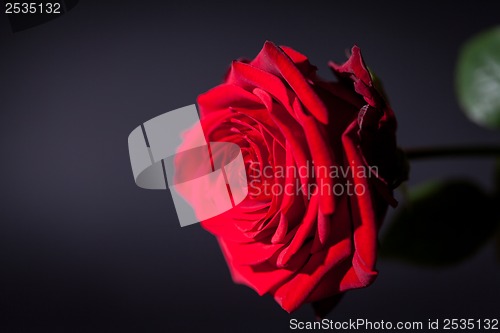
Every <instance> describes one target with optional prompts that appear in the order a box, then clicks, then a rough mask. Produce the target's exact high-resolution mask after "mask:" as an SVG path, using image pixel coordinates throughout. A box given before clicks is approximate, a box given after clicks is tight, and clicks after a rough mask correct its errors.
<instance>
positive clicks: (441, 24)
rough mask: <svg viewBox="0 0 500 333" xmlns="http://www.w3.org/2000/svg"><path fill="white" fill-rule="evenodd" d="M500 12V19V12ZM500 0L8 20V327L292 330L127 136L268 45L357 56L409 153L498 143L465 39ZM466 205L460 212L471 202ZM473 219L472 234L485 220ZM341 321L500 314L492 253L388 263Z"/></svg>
mask: <svg viewBox="0 0 500 333" xmlns="http://www.w3.org/2000/svg"><path fill="white" fill-rule="evenodd" d="M495 2H496V6H494V4H495ZM499 5H500V3H499V2H498V1H491V2H490V3H488V2H483V1H473V2H471V4H470V5H465V4H461V3H460V2H456V1H454V2H450V3H448V4H446V3H442V4H436V3H434V2H423V1H419V2H412V3H407V2H398V3H393V4H388V3H385V4H384V3H381V2H378V1H370V2H368V1H367V2H364V3H360V2H353V1H343V2H341V3H340V2H339V3H335V4H333V2H330V4H327V2H326V1H324V2H319V1H317V2H314V1H303V2H302V3H298V4H295V3H292V2H290V1H283V2H276V3H274V2H273V3H271V1H264V2H257V1H250V2H245V3H242V2H239V1H233V2H227V3H222V2H215V1H214V2H208V1H207V2H201V1H200V2H199V3H191V4H188V3H185V2H180V1H178V2H167V1H125V0H120V1H87V0H81V1H80V3H79V4H78V5H77V6H76V7H74V8H73V9H72V10H71V11H69V12H68V13H66V14H64V15H62V16H61V17H59V18H57V19H55V20H53V21H50V22H48V23H45V24H42V25H39V26H37V27H34V28H31V29H28V30H25V31H21V32H18V33H12V31H11V29H10V26H9V21H8V19H7V17H6V15H5V14H3V10H2V13H0V152H1V157H0V161H1V164H0V332H2V333H4V332H7V333H10V332H23V333H24V332H287V331H288V325H289V319H290V318H292V317H294V318H299V319H300V320H312V319H313V312H312V310H311V309H310V308H309V306H304V307H303V308H302V309H300V310H299V311H297V312H296V313H294V314H293V315H292V316H290V315H288V314H287V313H286V312H284V311H283V310H281V308H280V307H279V306H278V305H277V304H275V302H274V301H273V300H272V298H271V297H258V296H257V294H256V293H254V292H253V291H252V290H251V289H249V288H246V287H243V286H238V285H234V284H233V283H232V281H231V278H230V275H229V272H228V269H227V267H226V264H225V262H224V259H223V257H222V255H221V253H220V251H219V248H218V245H217V243H216V241H215V239H214V238H213V237H212V236H211V235H210V234H208V233H206V232H205V231H203V230H202V229H201V227H200V226H199V225H193V226H189V227H185V228H180V226H179V224H178V221H177V217H176V214H175V210H174V207H173V203H172V201H171V197H170V194H169V193H168V192H167V191H148V190H142V189H140V188H138V187H136V185H135V184H134V181H133V178H132V172H131V168H130V162H129V156H128V149H127V137H128V134H129V133H130V132H131V131H132V129H134V128H135V127H136V126H138V125H140V124H141V123H142V122H144V121H146V120H148V119H150V118H152V117H155V116H157V115H159V114H161V113H164V112H166V111H169V110H172V109H175V108H178V107H181V106H184V105H188V104H191V103H193V102H195V100H196V96H197V95H198V94H200V93H202V92H204V91H206V90H208V89H209V88H211V87H213V86H215V85H217V84H218V83H219V82H220V81H221V79H222V76H223V74H224V72H225V70H226V68H227V67H228V65H229V64H230V62H231V60H233V59H235V58H238V57H240V56H245V57H253V56H255V55H256V54H257V53H258V51H259V50H260V48H261V47H262V45H263V43H264V41H265V40H266V39H269V40H272V41H274V42H276V43H278V44H284V45H289V46H292V47H294V48H296V49H297V50H299V51H300V52H303V53H305V54H306V55H308V56H309V57H310V59H311V62H312V63H313V64H315V65H317V66H318V67H319V68H320V74H321V75H322V76H323V77H331V76H330V73H329V71H328V69H327V65H326V62H327V61H328V60H335V61H344V60H345V53H344V50H345V49H348V48H350V47H351V46H352V45H353V44H354V43H356V44H358V45H359V46H360V47H361V48H362V51H363V53H364V56H365V59H366V61H367V63H368V64H369V66H370V67H371V68H372V69H374V70H375V71H376V72H377V74H378V75H379V76H380V77H381V78H382V79H383V81H384V84H385V87H386V90H387V92H388V94H389V96H390V98H391V102H392V106H393V108H394V110H395V112H396V114H397V116H398V119H399V125H400V126H399V142H400V145H401V146H402V147H415V146H423V145H437V144H457V145H460V144H465V143H498V142H500V133H499V132H498V131H497V132H493V131H488V130H484V129H481V128H479V127H477V126H475V125H473V124H472V123H470V122H469V121H468V120H467V119H466V118H465V117H464V116H463V115H462V113H461V112H460V111H459V109H458V106H457V102H456V100H455V96H454V90H453V70H454V66H455V62H456V56H457V51H458V49H459V47H460V45H461V43H462V42H463V41H464V40H466V39H467V38H468V37H470V36H472V35H473V34H474V33H477V32H479V31H481V30H482V29H485V28H487V27H490V26H492V25H495V24H499V23H500V16H499V14H498V13H500V6H499ZM491 173H492V161H491V160H488V159H483V160H475V161H472V160H462V159H455V160H446V161H445V160H436V161H432V162H418V163H416V164H414V165H413V170H412V173H411V177H412V181H411V184H415V183H418V182H420V181H423V180H426V179H439V178H442V177H445V176H446V177H448V176H461V175H466V176H468V177H470V178H473V179H476V180H477V181H479V182H481V183H482V184H483V185H484V186H486V187H487V188H488V189H492V187H493V186H492V182H491V177H492V175H491ZM457 208H458V209H459V207H457ZM471 223H473V221H471ZM379 271H380V276H379V278H378V280H377V281H376V283H375V284H374V285H373V286H372V287H370V288H368V289H364V290H359V291H354V292H351V293H349V294H348V295H347V296H346V297H345V299H344V301H343V302H342V303H341V304H340V305H339V307H338V308H337V309H336V310H335V311H334V312H333V313H332V314H331V315H330V316H329V318H332V319H335V320H348V319H349V318H367V319H371V320H385V321H393V322H395V321H398V320H418V321H424V322H427V319H428V318H450V317H453V318H492V317H497V318H498V315H499V313H500V311H499V309H500V284H499V281H500V263H499V260H498V258H496V257H495V247H494V244H493V242H490V243H489V245H488V246H486V247H484V248H483V249H482V250H481V251H480V252H479V253H478V254H477V255H476V256H474V257H473V258H471V259H470V260H468V261H466V262H464V263H463V264H460V265H458V266H454V267H451V268H447V269H439V270H430V269H424V268H416V267H413V266H410V265H406V264H403V263H398V262H391V261H382V260H381V261H380V262H379Z"/></svg>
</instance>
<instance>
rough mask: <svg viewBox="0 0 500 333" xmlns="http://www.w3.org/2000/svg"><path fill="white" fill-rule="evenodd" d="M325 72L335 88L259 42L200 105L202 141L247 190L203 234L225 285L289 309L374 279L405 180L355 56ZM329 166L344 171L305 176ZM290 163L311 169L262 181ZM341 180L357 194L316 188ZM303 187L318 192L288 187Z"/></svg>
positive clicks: (383, 103) (380, 101)
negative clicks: (241, 167)
mask: <svg viewBox="0 0 500 333" xmlns="http://www.w3.org/2000/svg"><path fill="white" fill-rule="evenodd" d="M329 66H330V68H331V70H332V71H333V73H334V75H335V76H336V77H337V80H336V81H332V82H330V81H325V80H323V79H321V78H319V77H318V76H317V75H316V67H314V66H312V65H311V64H310V63H309V61H308V59H307V57H306V56H304V55H302V54H300V53H299V52H297V51H295V50H293V49H291V48H289V47H285V46H281V47H278V46H276V45H274V44H273V43H271V42H266V43H265V44H264V47H263V49H262V50H261V51H260V53H259V54H258V55H257V56H256V57H255V59H253V60H251V61H246V60H237V61H234V62H233V63H232V64H231V68H230V70H229V71H228V73H227V75H226V77H225V79H224V82H223V83H222V84H221V85H219V86H217V87H215V88H213V89H211V90H210V91H208V92H206V93H204V94H202V95H200V96H199V98H198V106H199V111H200V118H201V123H202V127H203V130H204V132H205V134H206V136H207V141H211V142H231V143H235V144H237V145H238V146H239V147H240V148H241V152H242V155H243V159H244V162H245V168H246V178H247V179H246V181H247V182H248V184H249V188H248V192H249V193H248V195H247V196H246V198H245V199H244V200H243V201H242V202H241V203H240V204H239V205H237V206H236V207H235V208H233V209H231V210H228V211H226V212H225V213H223V214H220V215H218V216H215V217H213V218H210V219H208V220H205V221H203V222H202V226H203V227H204V228H205V229H206V230H208V231H209V232H211V233H212V234H213V235H214V236H215V237H216V238H217V240H218V242H219V244H220V247H221V249H222V252H223V253H224V256H225V259H226V261H227V264H228V266H229V269H230V272H231V275H232V278H233V280H234V281H235V282H236V283H240V284H244V285H247V286H249V287H250V288H252V289H254V290H255V291H256V292H257V293H258V294H259V295H264V294H267V293H269V294H271V295H273V297H274V299H275V300H276V301H277V302H278V303H279V305H281V307H282V308H283V309H285V310H286V311H288V312H291V311H294V310H296V309H297V308H298V307H300V306H301V305H302V304H304V303H309V302H311V303H313V305H314V306H315V309H316V311H317V313H318V314H320V315H324V314H325V313H326V312H327V311H328V310H329V309H330V308H331V307H332V306H333V305H334V303H335V302H336V301H337V300H338V299H339V295H341V294H342V293H344V292H345V291H347V290H350V289H355V288H362V287H366V286H368V285H370V284H371V283H372V282H373V281H374V280H375V278H376V277H377V271H376V269H375V261H376V257H377V233H378V230H379V229H380V226H381V223H382V221H383V218H384V215H385V213H386V210H387V207H388V205H389V204H390V205H395V204H396V201H395V200H394V198H393V196H392V189H393V188H395V187H396V186H397V185H398V184H399V183H400V181H401V180H402V178H403V177H402V176H401V175H402V174H403V171H402V170H403V167H402V165H403V163H402V161H401V154H400V153H399V150H398V149H397V146H396V137H395V132H396V119H395V117H394V113H393V111H392V109H391V107H390V106H389V104H388V102H387V100H386V99H385V98H384V95H383V93H382V91H381V89H379V88H378V85H377V84H375V81H374V78H373V77H372V75H371V74H370V72H369V71H368V69H367V67H366V65H365V64H364V62H363V58H362V56H361V53H360V49H359V48H358V47H357V46H354V47H353V48H352V51H351V55H350V58H349V59H348V60H347V61H346V62H345V63H344V64H342V65H337V64H335V63H330V64H329ZM332 166H336V167H338V168H339V169H341V170H344V171H345V170H350V172H347V173H342V172H340V173H339V174H340V176H339V177H331V175H330V174H329V172H314V171H315V170H316V171H320V170H321V169H323V171H324V170H330V169H331V167H332ZM290 167H291V168H295V169H296V170H298V169H300V168H301V167H302V168H304V167H305V168H308V170H309V172H307V173H305V172H296V173H294V172H287V173H285V175H284V176H282V177H273V176H270V175H275V174H276V173H273V172H271V171H270V170H276V171H277V169H278V168H280V170H290ZM264 168H267V169H266V170H265V172H264ZM270 168H271V169H270ZM287 168H288V169H287ZM313 168H316V169H314V170H313ZM360 168H371V169H370V170H374V172H372V173H371V174H368V173H367V174H366V175H363V174H362V173H360V172H356V170H359V169H360ZM367 170H368V169H367ZM256 180H258V181H256ZM348 183H350V184H351V185H353V186H356V188H357V189H358V191H356V192H355V193H352V192H354V191H352V190H351V192H350V193H347V191H344V193H340V194H339V191H336V193H333V191H328V190H324V189H328V188H330V189H333V188H334V187H335V186H337V187H336V188H337V189H339V187H338V185H346V184H348ZM276 184H277V185H276ZM311 184H314V185H315V186H316V188H317V190H316V191H312V193H311V192H308V191H305V192H304V191H302V192H301V191H297V187H302V188H305V189H306V190H307V189H308V188H314V187H311V186H310V185H311ZM272 186H274V190H273V191H270V190H269V187H272ZM277 188H281V189H286V191H285V190H283V191H277V190H276V189H277ZM266 189H267V190H266ZM361 189H362V190H363V191H361ZM361 192H362V193H361ZM297 193H298V194H297Z"/></svg>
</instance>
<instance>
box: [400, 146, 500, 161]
mask: <svg viewBox="0 0 500 333" xmlns="http://www.w3.org/2000/svg"><path fill="white" fill-rule="evenodd" d="M405 154H406V157H407V158H408V159H410V160H417V159H424V158H433V157H463V156H474V157H478V156H498V157H500V146H469V147H437V148H431V147H430V148H413V149H406V150H405Z"/></svg>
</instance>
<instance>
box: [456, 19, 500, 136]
mask: <svg viewBox="0 0 500 333" xmlns="http://www.w3.org/2000/svg"><path fill="white" fill-rule="evenodd" d="M456 90H457V95H458V100H459V103H460V105H461V107H462V109H463V110H464V111H465V114H466V115H467V116H468V117H469V118H470V119H471V120H472V121H473V122H475V123H477V124H479V125H482V126H486V127H491V128H500V26H498V27H495V28H493V29H490V30H487V31H485V32H482V33H480V34H478V35H476V36H475V37H473V38H472V39H471V40H469V41H468V42H466V43H465V44H464V45H463V47H462V49H461V50H460V53H459V58H458V64H457V68H456Z"/></svg>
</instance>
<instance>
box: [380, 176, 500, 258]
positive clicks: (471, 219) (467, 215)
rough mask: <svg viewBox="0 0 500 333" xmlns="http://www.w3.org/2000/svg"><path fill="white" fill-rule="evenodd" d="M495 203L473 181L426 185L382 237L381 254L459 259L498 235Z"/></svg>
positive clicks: (413, 193) (392, 256) (397, 256)
mask: <svg viewBox="0 0 500 333" xmlns="http://www.w3.org/2000/svg"><path fill="white" fill-rule="evenodd" d="M494 201H495V200H494V199H493V198H492V197H490V196H488V195H487V194H486V193H484V192H483V191H482V190H481V189H480V188H479V187H477V186H476V185H474V184H472V183H470V182H467V181H462V180H456V181H447V182H431V183H427V184H425V185H422V186H420V187H418V188H417V189H415V190H413V191H412V192H411V193H410V201H409V202H408V203H407V204H406V205H405V206H403V207H402V209H401V210H400V211H399V212H397V214H396V215H395V217H394V220H393V221H392V224H391V225H390V226H389V229H388V230H387V232H386V233H385V234H384V237H383V238H382V243H381V249H380V252H381V255H382V256H383V257H387V258H394V259H400V260H404V261H408V262H410V263H414V264H420V265H425V266H442V265H449V264H454V263H457V262H459V261H461V260H463V259H464V258H466V257H468V256H470V255H472V254H473V253H475V252H476V251H477V250H478V249H479V247H480V246H481V245H482V244H484V243H485V242H486V241H487V240H488V239H489V238H490V237H491V236H492V235H493V234H494V232H495V229H496V226H497V224H498V223H497V221H496V218H495V215H496V214H495V207H494V205H493V203H494Z"/></svg>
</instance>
